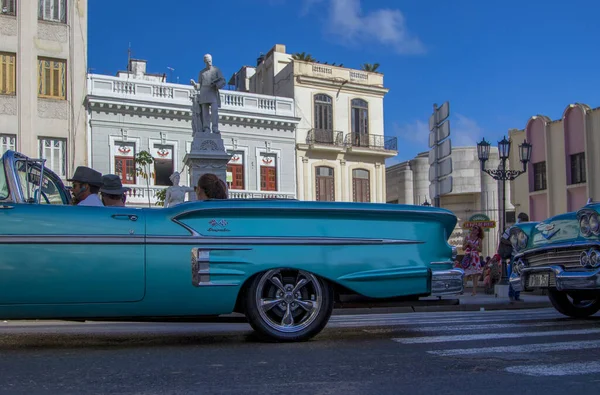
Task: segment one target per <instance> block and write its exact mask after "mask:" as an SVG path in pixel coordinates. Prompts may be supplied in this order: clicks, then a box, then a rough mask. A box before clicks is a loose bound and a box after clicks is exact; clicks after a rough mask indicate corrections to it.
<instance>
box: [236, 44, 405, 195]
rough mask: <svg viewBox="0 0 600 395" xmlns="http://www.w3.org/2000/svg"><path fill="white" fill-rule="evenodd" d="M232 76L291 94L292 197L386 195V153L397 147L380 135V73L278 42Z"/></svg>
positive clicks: (254, 88) (245, 86)
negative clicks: (306, 55) (302, 55)
mask: <svg viewBox="0 0 600 395" xmlns="http://www.w3.org/2000/svg"><path fill="white" fill-rule="evenodd" d="M233 81H235V82H234V83H235V85H236V89H238V90H249V91H251V92H254V93H260V94H265V95H273V96H276V97H281V96H283V97H290V98H293V99H294V103H295V113H296V116H297V117H298V118H299V119H300V123H299V124H298V127H297V128H296V161H297V163H296V169H297V183H298V185H297V191H298V199H301V200H322V201H346V202H347V201H358V202H381V203H383V202H385V201H386V198H385V159H386V158H390V157H394V156H396V155H397V153H398V151H397V138H396V137H389V136H385V135H384V122H383V98H384V96H385V94H386V93H387V92H388V89H387V88H386V87H384V83H383V74H381V73H378V72H367V71H363V70H358V69H351V68H347V67H342V66H335V65H332V64H325V63H319V62H316V61H311V60H300V59H294V57H293V55H292V54H288V53H286V47H285V45H280V44H278V45H275V46H274V47H273V48H272V49H271V50H270V51H269V52H268V53H267V54H266V55H265V56H261V57H260V58H259V59H258V61H257V65H256V67H250V66H246V67H243V68H242V69H241V70H240V71H239V72H238V73H236V74H235V75H234V76H233V77H232V82H233Z"/></svg>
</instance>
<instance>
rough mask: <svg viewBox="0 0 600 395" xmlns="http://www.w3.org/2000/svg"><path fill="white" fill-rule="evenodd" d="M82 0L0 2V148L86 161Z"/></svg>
mask: <svg viewBox="0 0 600 395" xmlns="http://www.w3.org/2000/svg"><path fill="white" fill-rule="evenodd" d="M86 59H87V0H0V150H1V151H2V152H5V151H6V150H7V149H12V150H17V151H19V152H22V153H24V154H25V155H28V156H31V157H42V158H45V159H46V165H47V166H48V167H49V168H51V169H52V170H53V171H55V172H56V173H57V174H59V175H60V176H61V177H62V178H67V177H68V176H70V175H71V174H72V173H73V169H74V167H75V166H77V165H83V164H86V153H87V149H86V127H85V125H86V111H85V108H84V105H83V102H84V98H85V95H86V93H87V91H86V67H87V66H86Z"/></svg>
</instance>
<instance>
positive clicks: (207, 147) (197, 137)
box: [183, 132, 231, 200]
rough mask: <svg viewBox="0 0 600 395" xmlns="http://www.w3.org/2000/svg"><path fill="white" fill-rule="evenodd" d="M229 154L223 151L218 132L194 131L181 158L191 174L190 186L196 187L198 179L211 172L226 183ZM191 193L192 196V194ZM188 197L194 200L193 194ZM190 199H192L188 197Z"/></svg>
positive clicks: (221, 140) (221, 139)
mask: <svg viewBox="0 0 600 395" xmlns="http://www.w3.org/2000/svg"><path fill="white" fill-rule="evenodd" d="M230 159H231V155H230V154H228V153H227V151H225V147H224V145H223V138H222V137H221V135H220V134H215V133H209V132H196V133H194V139H193V140H192V148H191V150H190V153H189V154H186V155H185V157H184V158H183V163H184V164H185V165H186V166H187V167H188V169H189V172H190V176H191V183H192V184H191V186H192V187H194V188H195V187H197V186H198V180H199V179H200V177H202V175H203V174H206V173H212V174H215V175H216V176H217V177H219V178H220V179H221V180H223V182H225V183H227V163H229V160H230ZM192 195H193V196H192ZM190 198H193V200H196V195H195V194H190ZM190 200H192V199H190Z"/></svg>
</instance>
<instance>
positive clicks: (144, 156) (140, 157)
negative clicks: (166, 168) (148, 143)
mask: <svg viewBox="0 0 600 395" xmlns="http://www.w3.org/2000/svg"><path fill="white" fill-rule="evenodd" d="M133 161H134V162H135V173H136V174H137V176H138V177H142V178H143V179H145V180H146V190H147V192H148V207H151V206H152V203H150V181H149V180H150V177H154V173H153V172H151V171H150V165H151V164H152V163H154V158H153V157H152V155H151V154H150V153H149V152H148V151H140V152H138V153H137V154H136V155H135V158H134V159H133Z"/></svg>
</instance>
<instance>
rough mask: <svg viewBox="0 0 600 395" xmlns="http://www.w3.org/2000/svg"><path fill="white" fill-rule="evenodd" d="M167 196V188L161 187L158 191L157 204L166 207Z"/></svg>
mask: <svg viewBox="0 0 600 395" xmlns="http://www.w3.org/2000/svg"><path fill="white" fill-rule="evenodd" d="M166 197H167V189H166V188H165V189H161V190H160V191H157V192H156V205H157V206H161V207H164V206H165V199H166Z"/></svg>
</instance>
